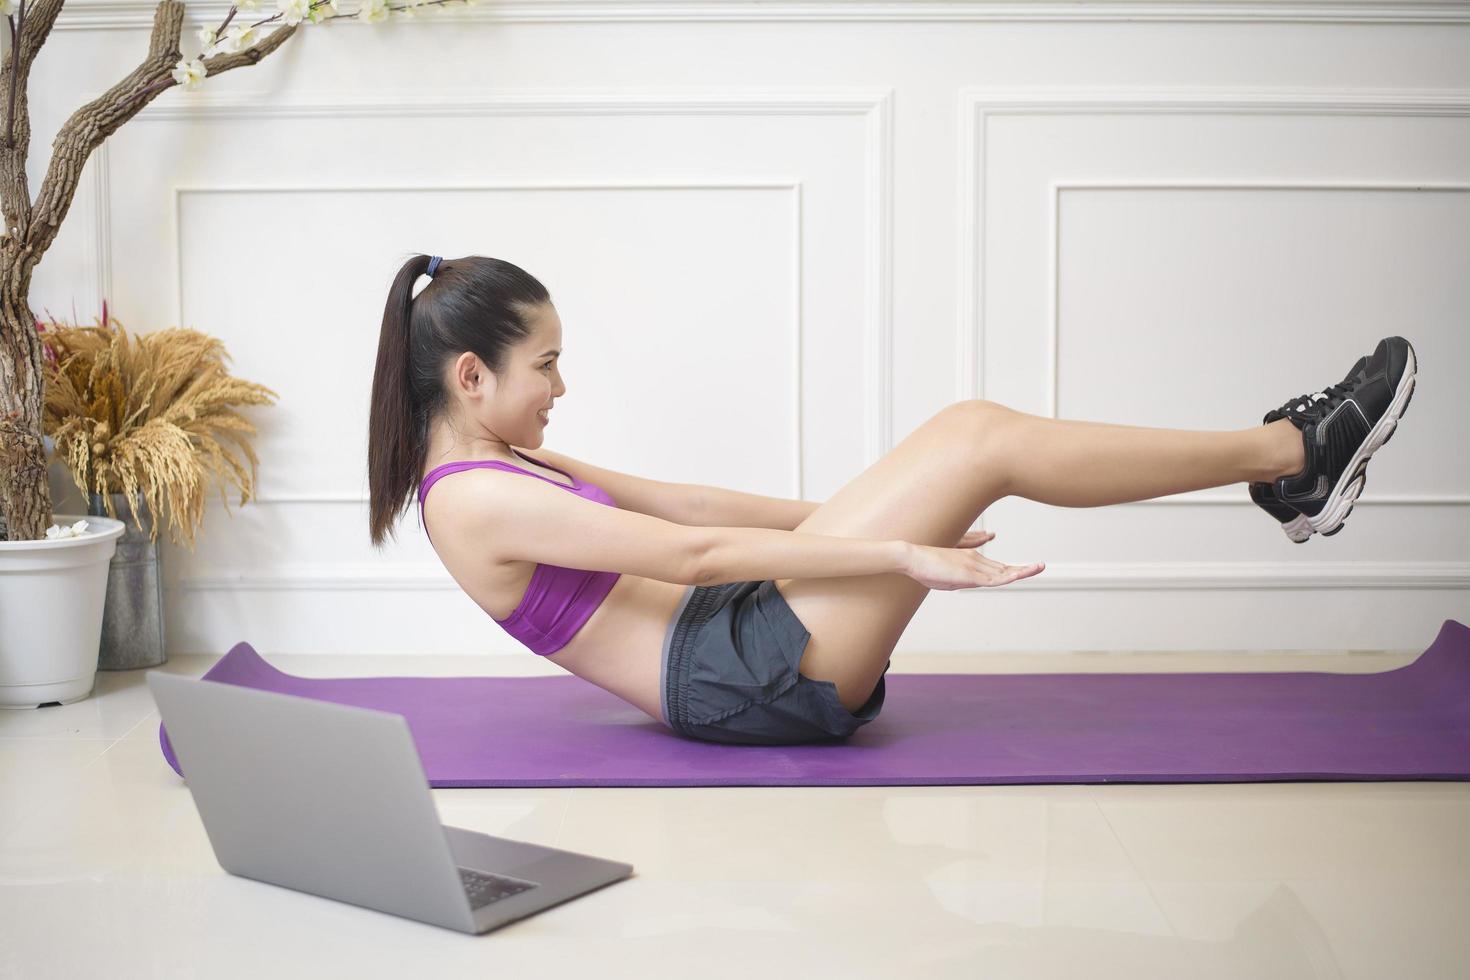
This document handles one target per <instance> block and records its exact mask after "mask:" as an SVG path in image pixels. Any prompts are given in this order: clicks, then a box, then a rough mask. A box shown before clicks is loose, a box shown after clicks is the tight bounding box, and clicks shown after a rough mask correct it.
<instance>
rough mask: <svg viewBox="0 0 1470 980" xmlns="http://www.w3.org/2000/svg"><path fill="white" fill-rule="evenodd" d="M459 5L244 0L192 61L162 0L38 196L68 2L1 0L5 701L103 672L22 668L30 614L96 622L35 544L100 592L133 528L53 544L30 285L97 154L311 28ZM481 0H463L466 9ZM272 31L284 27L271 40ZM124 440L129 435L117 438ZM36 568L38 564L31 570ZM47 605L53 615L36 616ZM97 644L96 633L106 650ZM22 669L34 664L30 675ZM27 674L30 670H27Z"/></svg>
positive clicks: (69, 696)
mask: <svg viewBox="0 0 1470 980" xmlns="http://www.w3.org/2000/svg"><path fill="white" fill-rule="evenodd" d="M447 2H450V0H406V2H404V3H401V4H397V5H390V4H389V3H388V2H387V0H360V2H359V3H358V6H357V8H356V10H355V11H352V12H342V13H339V12H337V11H338V3H339V0H276V4H275V6H276V7H277V8H279V12H277V13H274V14H272V15H270V16H268V17H263V18H260V19H258V20H254V21H253V22H251V23H238V24H234V25H231V23H230V22H231V21H232V20H233V19H234V18H235V15H236V13H237V12H239V11H242V10H245V11H253V10H255V9H257V8H258V7H259V6H260V5H261V0H239V2H237V3H236V4H234V5H233V6H231V7H230V8H229V11H228V12H227V13H226V14H225V16H224V19H223V21H222V22H221V23H220V24H219V26H218V27H202V28H200V29H199V31H198V34H197V37H198V47H199V48H200V51H199V55H198V56H197V57H192V58H191V57H188V56H185V55H183V53H182V51H181V49H180V45H179V41H180V35H181V34H182V32H183V26H184V12H185V11H184V4H183V3H182V2H180V0H160V2H159V4H158V6H157V7H156V8H155V10H154V15H153V29H152V33H151V35H150V36H149V38H148V46H147V51H146V53H144V55H143V57H142V59H141V60H140V61H139V63H138V65H137V66H136V67H135V68H133V69H132V70H131V71H129V72H128V73H127V74H126V75H124V76H123V77H122V78H121V79H119V80H118V82H117V83H116V84H115V85H113V86H112V87H110V88H108V89H107V90H106V91H105V92H103V93H102V94H101V95H99V96H97V98H95V99H93V100H91V101H90V102H88V103H87V104H86V105H83V106H80V107H78V108H77V109H76V110H75V111H74V112H73V113H72V114H71V116H70V117H69V118H67V119H66V120H65V121H64V122H63V123H62V124H61V127H60V128H59V129H58V130H57V132H56V136H55V138H54V139H53V140H52V141H51V145H52V147H53V148H54V152H53V153H52V155H51V159H50V160H49V161H48V162H47V163H46V165H45V167H44V177H43V178H42V179H41V181H40V184H39V186H38V187H37V188H36V190H35V192H34V194H33V193H31V192H30V191H28V190H27V183H26V179H25V175H26V174H27V173H32V174H34V173H39V172H41V169H42V168H37V167H33V166H31V165H30V160H29V156H30V142H31V127H30V116H29V108H28V106H29V99H28V97H27V95H28V92H29V84H30V73H31V68H32V66H33V65H34V64H35V62H36V58H37V56H38V55H39V54H40V51H41V48H42V46H43V45H45V43H46V39H47V38H48V37H50V35H51V30H52V28H53V27H54V26H55V24H56V18H57V16H58V15H59V14H60V13H61V6H62V0H0V14H4V15H5V18H6V20H7V21H8V22H9V28H10V41H11V43H10V49H9V52H8V53H9V57H8V58H5V59H4V63H3V64H0V112H3V113H4V119H3V125H0V173H3V174H7V175H9V177H8V178H7V179H5V180H0V215H3V220H0V566H3V568H4V569H5V571H4V574H5V576H6V578H5V580H4V581H3V584H0V589H3V591H4V596H3V602H4V605H3V606H0V703H3V702H4V701H6V700H7V695H6V690H7V688H6V686H5V685H7V684H12V685H14V686H15V689H16V690H17V691H19V690H20V688H22V687H26V688H29V690H27V691H23V692H21V693H19V694H15V695H12V697H13V698H16V699H18V703H21V704H25V703H27V702H29V703H31V704H35V703H38V702H37V701H36V700H35V699H34V698H36V697H44V698H45V700H57V701H62V702H63V703H64V702H65V701H67V700H75V699H76V698H77V697H81V696H85V693H86V692H87V691H90V690H91V683H92V680H93V675H92V673H91V668H88V671H87V675H86V676H85V677H83V676H82V675H80V674H78V673H76V671H75V670H74V669H73V668H72V667H61V666H60V665H59V664H58V665H57V666H56V667H55V668H54V669H47V670H45V671H41V672H40V673H39V674H37V673H35V672H33V671H31V669H30V667H27V666H25V665H23V664H22V661H23V660H24V658H26V657H29V656H31V655H32V653H33V650H32V648H31V647H28V646H13V645H11V644H15V643H22V644H24V643H25V642H27V641H24V640H18V639H15V638H14V637H18V636H19V635H20V634H19V632H18V631H17V630H16V628H15V626H14V624H15V622H16V619H17V617H18V616H20V615H24V614H26V613H27V612H31V611H33V612H35V613H36V614H37V615H43V614H44V615H49V616H51V617H53V625H55V626H56V628H57V630H58V632H56V633H54V634H47V633H45V632H42V633H38V634H36V638H37V642H39V641H40V638H42V637H46V636H48V635H50V636H53V638H55V639H56V642H58V643H60V642H61V640H60V635H61V633H60V629H61V626H62V625H64V627H65V630H66V631H71V630H81V631H83V632H84V631H85V629H86V628H87V623H86V621H84V620H83V619H82V618H79V617H78V616H76V615H74V614H73V613H72V612H71V610H73V609H74V608H75V604H76V603H77V602H79V601H82V600H83V599H84V598H85V596H83V595H80V594H79V595H65V594H63V593H60V592H53V588H54V587H56V586H57V582H58V575H59V572H58V567H59V566H55V567H54V566H53V565H51V564H46V563H44V562H39V561H38V562H36V563H35V564H33V565H29V566H27V565H26V562H28V561H29V560H30V559H29V558H22V557H20V556H21V554H22V552H23V551H24V549H25V547H26V546H28V545H30V546H34V547H37V548H40V549H42V550H48V551H49V553H50V555H51V559H50V560H51V561H52V562H53V563H54V562H63V563H66V562H70V563H73V564H75V563H77V562H80V563H81V565H78V566H77V567H78V569H80V567H81V566H82V565H86V566H88V567H90V568H91V571H89V572H88V573H87V575H85V576H82V575H81V572H80V571H78V572H77V574H78V576H81V577H79V578H78V579H77V580H76V582H75V583H74V584H75V586H76V587H77V588H79V589H81V588H85V589H94V588H99V587H101V586H99V585H98V584H97V583H98V581H99V576H100V575H104V574H105V569H106V565H105V564H103V566H102V568H101V569H98V568H95V567H92V566H94V565H96V563H99V562H102V563H106V562H110V561H111V558H112V556H113V553H114V551H115V549H116V548H117V545H118V540H119V539H120V538H122V537H123V530H122V528H123V523H122V522H121V521H117V522H115V523H116V525H117V526H116V527H114V526H113V525H112V524H109V521H112V520H113V519H112V518H103V517H97V518H96V519H93V520H88V521H87V522H86V524H84V525H82V527H81V528H79V529H78V530H79V531H80V536H72V535H70V534H68V535H67V536H65V537H64V538H57V537H48V536H47V535H48V534H49V533H50V531H48V527H47V526H48V525H51V527H52V528H53V529H59V525H56V524H53V523H52V518H53V517H55V518H57V519H59V520H61V521H62V522H64V523H65V526H66V528H67V529H70V528H72V527H75V526H76V524H77V523H78V521H77V520H75V519H77V518H81V517H82V516H83V515H77V514H71V515H61V514H56V515H53V514H52V513H51V491H50V487H49V485H48V483H47V452H46V445H45V434H44V432H43V423H42V414H43V407H42V406H43V396H44V392H43V389H44V382H43V360H44V356H43V344H42V341H41V338H40V334H39V332H38V331H37V329H36V325H37V322H38V321H37V319H36V317H35V314H33V313H32V312H31V309H30V298H29V297H30V285H31V277H32V276H33V275H34V273H35V270H36V267H37V266H38V265H39V264H40V262H41V259H42V257H43V256H44V255H45V254H46V252H47V250H48V249H50V247H51V245H52V243H53V242H54V241H55V240H56V236H57V234H58V233H59V232H60V230H61V223H62V220H63V219H64V218H65V217H66V214H67V212H68V210H69V209H70V207H71V202H72V199H73V198H74V197H75V196H76V190H77V185H78V183H79V182H80V180H81V176H82V172H83V168H84V166H85V164H86V162H87V159H88V157H90V156H91V154H92V151H93V150H95V149H96V148H97V147H99V146H101V145H102V144H103V142H104V141H105V140H106V139H107V138H108V137H109V136H111V135H112V134H113V133H115V132H117V130H118V129H120V128H121V127H122V126H123V125H124V124H126V123H127V122H128V120H130V119H132V118H133V117H134V116H136V115H137V114H138V113H139V112H141V111H142V110H143V109H144V108H145V107H146V106H147V105H148V104H149V103H150V102H152V101H153V100H154V99H156V98H158V96H159V95H161V94H162V93H163V92H165V91H167V90H168V89H170V88H173V87H175V86H181V87H183V88H184V89H194V88H197V87H198V86H199V85H200V84H201V83H202V81H203V80H204V79H205V78H206V77H214V76H216V75H219V74H221V73H223V72H226V71H231V70H233V69H236V68H243V67H247V66H249V65H256V64H259V63H260V62H261V61H262V60H264V59H265V58H267V57H268V56H269V55H271V54H272V53H273V52H274V51H276V50H277V49H278V48H280V47H281V46H282V45H284V44H285V43H286V41H288V40H289V39H290V38H291V36H292V35H294V34H295V33H296V31H297V30H298V29H300V28H302V27H304V26H305V25H307V24H321V23H325V22H327V21H331V20H339V19H342V18H344V17H356V18H357V19H358V20H359V21H362V22H364V23H369V24H371V23H378V22H382V21H386V20H388V19H389V15H390V14H401V15H403V16H405V17H413V16H415V14H416V8H420V7H435V6H441V5H443V4H444V3H447ZM477 2H478V0H464V3H465V4H466V5H473V4H475V3H477ZM249 19H250V18H249V17H248V16H247V17H242V18H241V20H242V21H246V20H249ZM266 28H272V29H270V30H269V33H264V32H263V29H266ZM17 175H19V176H17ZM102 322H103V324H104V326H105V325H106V324H107V323H108V321H107V319H106V313H105V308H104V314H103V320H102ZM112 436H113V437H114V438H116V433H115V432H114V433H112ZM124 490H126V487H124ZM104 506H106V505H104ZM111 512H113V511H112V510H109V513H111ZM62 556H65V557H64V558H63V557H62ZM32 557H34V556H32ZM26 567H30V569H31V570H30V571H29V572H27V571H23V570H22V569H23V568H26ZM67 567H71V566H70V565H68V566H67ZM62 577H64V576H62ZM86 594H87V595H90V593H86ZM47 597H50V598H49V599H48V598H47ZM36 603H41V604H42V605H43V606H44V608H36V607H35V604H36ZM99 615H100V614H99ZM63 620H64V624H63ZM98 624H99V626H100V618H99V620H98ZM6 626H8V627H9V628H10V629H11V630H12V636H11V637H10V638H7V634H6V633H5V632H4V631H3V628H4V627H6ZM27 635H29V634H27ZM95 637H96V633H95V631H94V632H93V638H94V639H93V643H92V647H93V653H94V654H95V653H96V649H97V644H96V642H95ZM68 642H75V643H81V644H82V645H83V646H85V645H86V644H85V637H80V638H78V637H72V638H71V640H70V641H68ZM73 653H74V654H75V651H73ZM76 656H81V654H76ZM73 659H74V657H73ZM83 659H85V657H84V658H83ZM69 662H70V661H69ZM18 664H22V665H21V666H20V667H19V668H17V665H18ZM17 669H19V670H20V674H19V675H17V674H16V673H15V671H16V670H17ZM18 676H20V677H24V676H32V677H33V678H34V677H35V676H43V677H47V678H51V680H48V681H46V682H45V683H43V684H40V685H39V686H36V685H24V684H17V683H16V678H17V677H18ZM33 695H34V697H33ZM46 695H51V696H50V697H46Z"/></svg>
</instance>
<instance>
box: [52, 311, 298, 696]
mask: <svg viewBox="0 0 1470 980" xmlns="http://www.w3.org/2000/svg"><path fill="white" fill-rule="evenodd" d="M102 310H103V317H102V320H101V321H100V322H99V324H98V325H96V326H91V327H82V326H71V325H67V324H57V323H54V322H53V323H51V324H50V325H49V326H47V325H41V326H40V327H39V330H40V332H41V333H42V336H43V337H44V343H45V346H46V352H45V363H44V376H45V397H44V409H43V413H44V414H43V425H44V431H45V435H46V437H47V439H48V440H49V441H50V442H51V443H52V444H54V447H55V453H54V462H55V463H59V464H63V465H64V466H65V467H66V469H67V471H68V472H69V474H70V476H71V479H72V481H73V482H74V483H75V484H76V486H77V488H78V489H79V490H80V491H81V492H82V493H83V494H84V495H85V496H86V498H87V501H88V507H87V513H88V514H89V515H94V516H97V517H101V516H103V515H105V516H106V517H108V518H112V519H116V520H121V521H122V522H123V524H124V533H123V534H122V536H121V538H120V539H119V540H118V543H117V549H116V553H115V554H114V555H113V556H112V558H111V563H110V564H111V568H110V570H109V573H108V576H107V591H106V598H105V605H104V610H103V616H102V627H101V642H100V645H99V653H98V658H97V668H98V669H102V670H126V669H132V668H137V667H150V666H157V665H158V664H161V663H163V662H164V661H165V659H166V653H165V649H164V627H163V623H164V616H163V587H162V576H161V569H160V565H159V551H158V542H159V538H160V535H161V534H162V532H163V525H164V519H165V518H166V520H167V532H168V540H169V541H171V542H172V543H174V544H183V545H187V546H188V548H189V550H190V551H193V550H194V548H195V543H196V531H197V530H198V528H199V526H200V524H201V523H202V521H203V517H204V499H205V495H206V493H207V492H208V490H209V487H210V485H211V484H212V483H214V482H216V481H217V482H218V484H219V493H220V499H221V500H222V502H223V503H224V505H225V508H226V510H228V509H229V499H228V497H227V496H226V494H225V484H226V483H231V484H233V485H234V487H235V488H236V489H237V490H238V492H239V494H240V504H241V505H242V506H243V505H244V504H245V503H247V502H248V501H249V500H250V498H251V496H252V494H253V490H254V483H255V473H256V468H257V466H258V464H259V460H258V458H257V457H256V455H255V452H254V450H253V449H252V448H251V445H250V440H249V436H250V435H252V434H253V433H254V432H255V431H256V430H255V426H253V425H252V424H251V423H250V422H249V421H248V420H247V419H245V418H244V417H243V416H241V415H240V413H239V412H238V411H237V410H236V406H242V405H261V404H270V403H272V401H273V400H274V398H275V397H276V393H275V392H273V391H271V390H270V389H269V388H266V387H264V386H263V385H259V384H256V383H254V382H250V381H244V380H242V379H240V378H235V377H232V376H231V375H230V373H229V370H228V368H227V367H226V364H225V362H226V361H227V360H228V359H229V354H228V353H226V351H225V349H224V344H223V343H222V342H221V341H220V340H219V339H217V338H214V337H210V336H208V335H206V334H203V333H200V332H199V331H197V330H191V329H184V328H170V329H166V330H159V331H155V332H153V333H149V334H136V335H129V333H128V332H127V330H126V329H125V328H124V327H123V325H122V324H121V323H120V322H118V321H117V320H116V319H115V318H109V317H108V316H107V305H106V304H105V303H104V304H103V307H102ZM227 443H229V444H233V446H234V447H238V449H239V451H240V452H241V453H243V455H244V457H245V460H247V461H248V468H247V466H246V464H245V463H243V462H241V461H240V460H238V459H236V458H235V455H234V454H233V453H232V451H231V448H232V447H231V446H229V445H227Z"/></svg>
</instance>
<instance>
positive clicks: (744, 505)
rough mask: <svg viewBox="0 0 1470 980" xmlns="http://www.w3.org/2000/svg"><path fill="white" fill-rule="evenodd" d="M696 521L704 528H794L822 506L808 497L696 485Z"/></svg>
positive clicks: (786, 529)
mask: <svg viewBox="0 0 1470 980" xmlns="http://www.w3.org/2000/svg"><path fill="white" fill-rule="evenodd" d="M694 489H695V491H696V493H697V495H698V506H697V507H696V508H695V510H694V513H695V518H696V520H695V522H694V523H696V524H698V525H701V526H703V527H768V528H774V529H775V530H778V531H794V530H796V526H797V525H798V524H800V523H801V522H802V521H804V520H806V518H807V515H808V514H810V513H811V512H812V511H814V510H816V509H817V508H818V507H820V506H821V504H820V503H815V502H813V501H810V500H790V499H788V498H785V497H763V496H761V495H760V494H757V493H745V492H743V491H740V490H729V489H726V488H725V487H710V486H703V485H700V484H696V485H695V487H694Z"/></svg>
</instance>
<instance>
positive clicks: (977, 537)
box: [905, 531, 1046, 592]
mask: <svg viewBox="0 0 1470 980" xmlns="http://www.w3.org/2000/svg"><path fill="white" fill-rule="evenodd" d="M994 537H995V533H994V532H992V531H968V532H966V533H965V535H964V537H962V538H960V543H959V544H958V545H956V546H955V547H953V548H936V547H933V546H931V545H926V544H910V546H909V547H910V553H909V567H908V568H907V569H906V570H905V572H906V574H907V575H908V577H909V578H911V579H913V580H914V581H915V582H918V583H919V584H920V585H923V586H925V587H926V588H930V589H939V590H942V591H946V592H952V591H954V590H955V589H974V588H980V587H983V586H996V585H1006V584H1009V583H1011V582H1014V581H1016V580H1017V579H1023V578H1030V577H1031V576H1032V575H1036V574H1038V573H1040V572H1041V571H1042V570H1043V569H1044V568H1046V563H1045V562H1036V563H1035V564H1032V565H1007V564H1004V563H1003V562H998V561H991V560H990V559H989V558H986V557H985V556H984V555H982V554H980V552H979V551H978V550H977V549H976V546H977V545H979V544H983V543H985V542H987V541H990V540H991V539H992V538H994Z"/></svg>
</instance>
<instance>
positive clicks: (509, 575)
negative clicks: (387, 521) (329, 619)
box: [424, 464, 686, 722]
mask: <svg viewBox="0 0 1470 980" xmlns="http://www.w3.org/2000/svg"><path fill="white" fill-rule="evenodd" d="M524 465H525V468H526V469H538V468H537V467H534V466H531V465H530V464H524ZM538 471H539V472H542V473H544V474H545V475H546V476H547V477H548V478H551V479H554V480H557V481H559V482H562V483H565V482H566V481H565V478H564V477H563V476H561V475H560V474H557V473H555V472H553V471H549V470H538ZM464 472H475V471H473V470H468V471H464ZM462 475H463V474H462V473H451V474H449V475H448V476H445V477H442V478H441V479H440V481H439V482H440V484H446V483H448V482H450V481H452V480H455V479H456V478H457V477H462ZM448 497H449V495H448V494H444V493H442V491H441V493H437V494H435V493H431V494H429V495H428V499H427V500H426V502H425V504H424V523H425V525H426V526H428V525H432V528H431V531H432V533H433V540H434V541H437V542H441V543H440V544H438V545H435V550H436V551H437V552H438V554H439V558H440V560H441V561H442V562H443V563H444V567H445V568H446V569H448V570H449V574H450V575H452V576H453V577H454V580H455V582H457V583H458V584H459V586H460V588H461V589H463V590H464V592H465V594H466V595H468V596H469V597H470V598H471V599H473V600H474V601H475V604H476V605H478V606H479V607H480V608H481V609H482V610H484V611H485V613H486V614H487V615H489V616H490V617H491V618H493V619H502V620H503V619H508V618H509V617H510V615H511V613H513V612H514V611H515V610H516V608H517V607H518V606H519V605H520V603H521V599H522V597H523V596H524V595H525V593H526V588H527V587H528V586H529V585H530V584H531V575H532V574H533V573H534V572H535V570H536V563H535V562H531V561H486V560H485V549H484V547H483V544H478V543H474V542H472V541H471V540H470V537H469V536H468V535H466V534H456V533H454V530H455V529H454V515H453V513H452V508H450V509H448V510H445V511H443V512H439V511H438V510H437V508H438V506H439V505H440V504H443V502H444V501H445V500H446V499H447V498H448ZM436 513H438V514H439V516H438V517H436V516H435V515H436ZM444 521H447V522H448V523H447V524H445V523H444ZM440 528H443V529H444V530H443V532H441V531H440ZM445 542H447V543H445ZM685 588H686V586H683V585H679V584H678V583H675V582H664V581H661V580H659V579H653V578H644V577H643V576H640V575H632V574H629V573H627V572H623V573H621V574H620V575H619V576H618V580H617V582H615V583H614V584H613V587H612V591H610V592H609V593H608V594H607V596H606V597H605V598H604V599H603V600H602V603H601V604H600V605H599V606H598V607H597V609H596V610H595V611H594V612H593V613H592V616H591V617H590V618H589V619H588V620H587V622H585V623H583V624H582V628H581V629H579V630H577V632H576V633H575V634H573V636H572V638H571V639H570V640H569V641H567V644H566V645H565V646H563V647H562V648H561V649H560V650H557V651H555V652H553V653H549V654H546V655H544V657H543V659H545V660H550V661H552V662H553V663H555V664H556V665H557V666H559V667H561V668H562V669H563V670H566V671H567V672H568V673H571V674H575V675H577V676H578V677H581V678H582V679H584V680H587V681H590V682H591V683H593V684H596V685H597V686H598V687H600V688H602V689H603V690H605V691H607V692H609V693H610V694H615V695H617V696H618V697H620V698H622V699H623V700H624V701H627V702H628V703H629V704H632V705H633V706H635V707H637V708H639V709H640V710H642V711H643V712H645V713H646V714H648V715H649V716H650V717H652V718H653V719H654V720H656V721H659V722H662V721H663V713H662V708H661V705H662V691H661V683H662V679H661V677H660V675H659V670H660V667H661V664H660V660H661V654H662V652H663V640H664V633H665V631H666V630H667V629H668V625H669V620H670V618H671V617H672V616H673V615H674V611H675V609H676V608H677V607H678V604H679V600H680V599H682V598H683V596H684V590H685ZM527 653H529V651H527Z"/></svg>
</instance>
